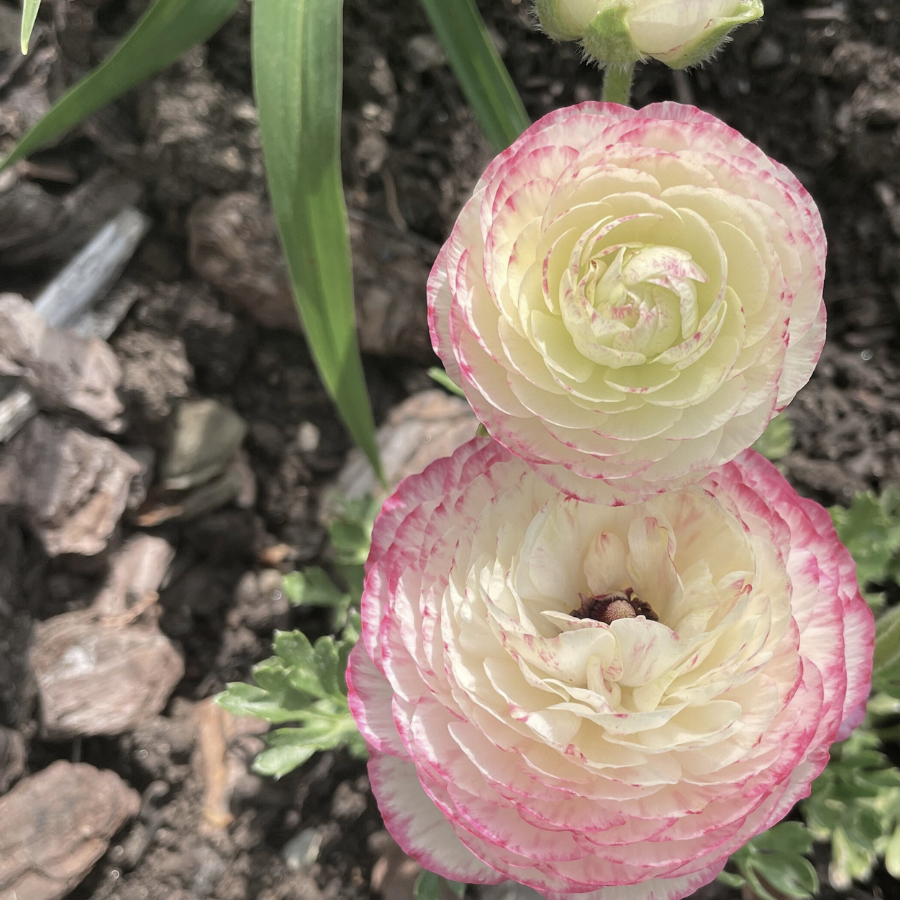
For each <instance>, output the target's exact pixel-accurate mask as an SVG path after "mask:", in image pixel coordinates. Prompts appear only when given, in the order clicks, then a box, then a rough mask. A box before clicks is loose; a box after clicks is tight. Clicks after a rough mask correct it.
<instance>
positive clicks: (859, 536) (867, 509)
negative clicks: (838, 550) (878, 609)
mask: <svg viewBox="0 0 900 900" xmlns="http://www.w3.org/2000/svg"><path fill="white" fill-rule="evenodd" d="M829 512H830V513H831V518H832V520H833V521H834V526H835V529H836V530H837V533H838V537H839V538H840V539H841V542H842V543H843V544H844V546H845V547H846V548H847V549H848V550H849V551H850V554H851V556H852V557H853V559H854V561H855V563H856V575H857V578H858V579H859V584H860V587H861V588H862V589H863V594H864V596H865V597H866V599H867V600H868V601H869V603H870V604H871V605H873V606H878V605H880V604H881V603H882V602H883V597H881V595H878V594H871V593H867V589H868V588H869V587H870V586H871V585H873V584H883V583H884V582H885V581H888V580H891V579H895V578H896V576H897V570H898V565H900V494H898V492H897V491H896V490H893V489H889V490H887V491H885V492H884V493H883V494H882V495H881V496H880V497H876V496H875V495H874V494H872V493H871V492H867V493H860V494H857V495H856V496H855V497H854V498H853V502H852V503H851V504H850V507H849V508H846V507H843V506H833V507H831V509H830V510H829Z"/></svg>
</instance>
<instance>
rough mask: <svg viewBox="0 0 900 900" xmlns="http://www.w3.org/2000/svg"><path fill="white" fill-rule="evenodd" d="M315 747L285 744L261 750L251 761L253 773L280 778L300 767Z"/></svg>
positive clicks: (313, 751) (314, 750)
mask: <svg viewBox="0 0 900 900" xmlns="http://www.w3.org/2000/svg"><path fill="white" fill-rule="evenodd" d="M316 750H317V748H316V747H304V746H302V745H296V744H287V745H285V746H283V747H270V748H269V749H268V750H263V751H262V752H261V753H260V754H259V756H257V757H256V759H255V760H254V761H253V771H254V772H256V773H258V774H259V775H268V776H269V777H270V778H281V777H282V776H283V775H287V774H288V772H293V771H294V769H296V768H298V767H299V766H302V765H303V763H305V762H306V761H307V760H308V759H309V758H310V757H311V756H312V755H313V754H314V753H315V752H316Z"/></svg>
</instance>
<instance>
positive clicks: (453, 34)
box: [421, 0, 531, 153]
mask: <svg viewBox="0 0 900 900" xmlns="http://www.w3.org/2000/svg"><path fill="white" fill-rule="evenodd" d="M421 3H422V7H423V8H424V10H425V14H426V15H427V16H428V19H429V20H430V22H431V27H432V28H433V29H434V33H435V34H436V35H437V38H438V40H439V41H440V42H441V45H442V46H443V48H444V52H445V53H446V54H447V58H448V59H449V60H450V65H451V66H452V67H453V72H454V74H455V75H456V78H457V80H458V81H459V84H460V87H461V88H462V91H463V93H464V94H465V96H466V100H468V101H469V105H470V106H471V107H472V109H473V110H474V112H475V115H476V116H477V117H478V121H479V122H480V123H481V127H482V129H483V130H484V133H485V135H486V137H487V139H488V141H490V143H491V146H492V147H493V148H494V150H495V152H497V153H499V152H500V151H501V150H505V149H506V148H507V147H508V146H509V145H510V144H511V143H512V142H513V141H514V140H515V139H516V138H517V137H518V136H519V135H520V134H521V133H522V132H523V131H524V130H525V129H526V128H527V127H528V126H529V125H530V124H531V123H530V121H529V119H528V114H527V113H526V112H525V107H524V106H523V105H522V100H521V98H520V97H519V94H518V92H517V91H516V88H515V86H514V85H513V83H512V79H511V78H510V77H509V72H507V71H506V66H504V65H503V60H502V59H500V54H499V53H497V48H496V47H495V46H494V43H493V41H492V40H491V37H490V35H489V34H488V30H487V28H486V27H485V24H484V20H483V19H482V18H481V13H479V12H478V7H477V6H476V5H475V3H474V0H421Z"/></svg>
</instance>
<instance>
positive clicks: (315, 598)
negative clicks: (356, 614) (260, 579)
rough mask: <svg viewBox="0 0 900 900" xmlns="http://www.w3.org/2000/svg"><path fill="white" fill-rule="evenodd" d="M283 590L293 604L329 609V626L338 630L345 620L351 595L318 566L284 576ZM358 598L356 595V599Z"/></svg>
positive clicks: (351, 598)
mask: <svg viewBox="0 0 900 900" xmlns="http://www.w3.org/2000/svg"><path fill="white" fill-rule="evenodd" d="M283 586H284V592H285V594H286V595H287V598H288V600H289V601H290V602H291V604H292V605H294V606H323V607H326V608H328V609H330V610H331V627H332V628H333V629H334V630H335V631H340V629H341V628H343V627H344V625H345V624H346V622H347V614H348V613H349V612H350V607H351V606H352V605H353V596H352V595H351V594H350V592H349V591H342V590H341V589H340V588H339V587H338V586H337V585H336V584H335V583H334V582H333V581H332V580H331V577H330V576H329V575H328V573H327V572H326V571H325V570H324V569H321V568H319V567H318V566H311V567H310V568H308V569H304V570H303V571H302V572H291V573H290V574H288V575H285V576H284V581H283ZM358 600H359V598H358V597H357V601H358Z"/></svg>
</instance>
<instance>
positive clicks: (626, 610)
mask: <svg viewBox="0 0 900 900" xmlns="http://www.w3.org/2000/svg"><path fill="white" fill-rule="evenodd" d="M578 597H579V599H580V600H581V607H580V608H579V609H573V610H572V612H571V613H570V615H572V616H574V617H575V618H576V619H593V620H594V621H595V622H605V623H606V624H607V625H611V624H612V623H613V622H615V620H616V619H634V618H636V617H637V616H645V617H646V618H648V619H650V621H651V622H658V621H659V616H657V615H656V613H655V612H653V608H652V607H651V606H650V604H649V603H645V602H644V601H643V600H639V599H638V598H637V597H635V595H634V590H633V589H632V588H625V590H624V591H613V592H612V593H611V594H600V596H599V597H586V596H585V595H584V594H579V595H578Z"/></svg>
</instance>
